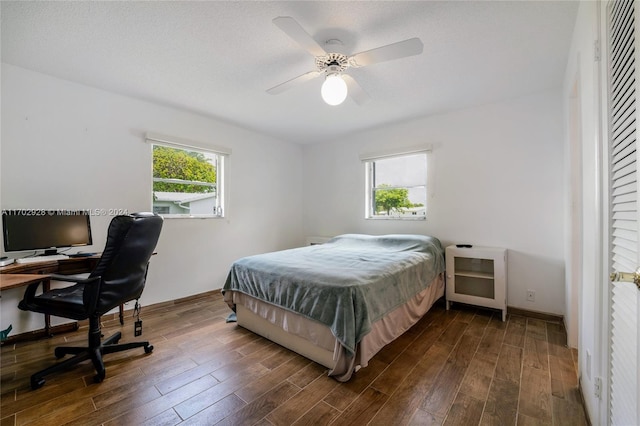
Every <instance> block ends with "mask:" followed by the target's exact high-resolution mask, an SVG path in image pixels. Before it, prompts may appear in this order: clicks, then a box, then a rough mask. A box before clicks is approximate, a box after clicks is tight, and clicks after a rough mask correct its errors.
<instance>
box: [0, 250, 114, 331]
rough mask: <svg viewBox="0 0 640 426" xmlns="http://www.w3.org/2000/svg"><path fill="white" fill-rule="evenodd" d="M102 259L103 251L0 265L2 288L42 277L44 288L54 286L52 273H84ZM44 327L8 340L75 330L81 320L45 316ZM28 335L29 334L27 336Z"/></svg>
mask: <svg viewBox="0 0 640 426" xmlns="http://www.w3.org/2000/svg"><path fill="white" fill-rule="evenodd" d="M98 260H100V256H99V255H95V256H90V257H73V258H68V259H63V260H50V261H44V262H38V263H22V264H20V263H12V264H11V265H7V266H3V267H0V290H8V289H11V288H18V287H25V286H28V285H29V284H32V283H37V282H40V281H42V286H43V291H47V290H49V288H50V284H51V276H50V274H62V275H72V274H82V273H86V272H91V271H92V270H93V269H94V268H95V266H96V264H97V263H98ZM123 319H124V318H123V307H122V306H120V322H121V323H122V322H123ZM44 323H45V324H44V328H43V329H41V330H34V331H30V332H27V333H22V334H18V335H15V336H9V337H8V338H7V340H5V342H4V343H6V342H11V341H18V340H25V339H28V338H33V337H42V336H51V334H52V332H53V330H54V329H55V331H56V332H64V331H72V330H77V329H78V323H71V324H62V325H58V326H55V327H51V318H50V316H49V315H45V316H44ZM25 335H26V336H25Z"/></svg>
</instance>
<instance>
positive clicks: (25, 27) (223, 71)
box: [1, 1, 577, 143]
mask: <svg viewBox="0 0 640 426" xmlns="http://www.w3.org/2000/svg"><path fill="white" fill-rule="evenodd" d="M576 12H577V2H573V1H558V2H552V1H515V2H506V1H444V2H440V1H412V2H400V1H394V2H369V1H360V2H358V1H350V2H337V1H329V2H316V1H304V2H288V1H285V2H241V1H232V2H219V1H209V2H207V1H205V2H155V1H150V2H149V1H130V2H89V1H83V2H26V1H18V2H11V1H2V2H1V14H2V15H1V18H2V21H1V24H2V34H1V36H2V61H3V62H6V63H9V64H13V65H16V66H20V67H23V68H28V69H31V70H35V71H39V72H43V73H46V74H50V75H53V76H56V77H60V78H63V79H67V80H71V81H76V82H79V83H83V84H86V85H89V86H94V87H98V88H102V89H106V90H109V91H113V92H117V93H121V94H125V95H129V96H133V97H137V98H141V99H146V100H150V101H154V102H159V103H162V104H166V105H171V106H176V107H179V108H184V109H187V110H190V111H195V112H198V113H201V114H204V115H207V116H212V117H215V118H218V119H222V120H224V121H228V122H232V123H235V124H238V125H240V126H243V127H246V128H250V129H253V130H256V131H259V132H262V133H265V134H269V135H272V136H274V137H276V138H279V139H281V140H286V141H292V142H297V143H317V142H322V141H334V140H336V139H341V138H345V137H348V135H349V134H350V133H353V132H356V131H360V130H362V129H367V128H371V127H376V126H382V125H387V124H390V123H394V122H398V121H404V120H408V119H412V118H415V117H420V116H425V115H432V114H437V113H441V112H444V111H450V110H453V109H459V108H465V107H469V106H473V105H479V104H484V103H489V102H494V101H497V100H502V99H508V98H513V97H517V96H521V95H525V94H529V93H534V92H537V91H541V90H545V89H549V88H554V87H560V86H561V84H562V79H563V73H564V69H565V65H566V62H567V54H568V50H569V44H570V38H571V34H572V31H573V25H574V21H575V16H576ZM277 16H292V17H293V18H295V19H296V20H297V21H298V22H299V23H300V24H301V25H302V27H303V28H304V29H305V30H306V31H307V32H308V33H309V34H310V35H311V36H312V37H313V38H314V39H315V40H316V41H318V42H319V43H320V44H322V45H324V42H325V41H326V40H328V39H335V38H337V39H340V40H341V41H342V42H343V49H344V51H343V52H341V53H345V54H353V53H357V52H361V51H364V50H369V49H372V48H376V47H379V46H383V45H387V44H390V43H394V42H397V41H401V40H405V39H408V38H412V37H419V38H420V39H421V40H422V42H423V43H424V52H423V53H422V54H421V55H419V56H413V57H408V58H403V59H398V60H395V61H391V62H385V63H379V64H375V65H371V66H368V67H364V68H359V69H350V70H349V71H348V72H349V73H350V74H351V75H352V76H353V77H354V78H355V79H356V80H357V81H358V82H359V83H360V85H361V86H362V88H363V89H364V90H365V91H366V92H368V93H369V95H370V96H371V97H372V101H371V102H369V103H368V104H366V105H364V106H357V105H356V104H355V103H354V102H353V101H352V100H351V99H349V98H348V99H347V100H346V101H345V102H344V103H343V104H342V105H340V106H335V107H331V106H328V105H326V104H325V103H324V102H323V101H322V99H321V98H320V85H321V84H322V79H320V78H319V79H315V80H312V81H309V82H307V83H304V84H303V85H301V86H297V87H295V88H293V89H291V90H289V91H287V92H285V93H282V94H279V95H270V94H267V93H266V92H265V90H266V89H268V88H270V87H272V86H275V85H277V84H279V83H282V82H284V81H286V80H289V79H291V78H293V77H296V76H298V75H300V74H303V73H305V72H307V71H311V70H313V69H315V68H314V58H313V57H312V56H311V55H310V54H308V53H307V52H306V51H304V50H302V49H301V48H300V47H299V46H298V45H297V44H295V42H293V41H292V40H291V39H290V38H289V37H288V36H287V35H285V34H284V33H283V32H282V31H281V30H280V29H278V28H277V27H276V26H275V25H274V24H273V23H272V22H271V20H272V19H273V18H275V17H277ZM327 50H328V51H335V50H336V49H329V48H327Z"/></svg>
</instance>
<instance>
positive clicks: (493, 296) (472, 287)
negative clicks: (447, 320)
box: [446, 246, 507, 321]
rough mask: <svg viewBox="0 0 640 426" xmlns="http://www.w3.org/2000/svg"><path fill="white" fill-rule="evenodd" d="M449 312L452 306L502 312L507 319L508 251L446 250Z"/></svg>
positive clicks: (467, 248)
mask: <svg viewBox="0 0 640 426" xmlns="http://www.w3.org/2000/svg"><path fill="white" fill-rule="evenodd" d="M446 264H447V265H446V266H447V291H446V294H447V297H446V299H447V309H449V307H450V304H451V302H460V303H466V304H469V305H476V306H482V307H486V308H493V309H499V310H500V311H502V321H505V320H506V318H507V250H506V249H503V248H496V247H456V246H449V247H447V248H446Z"/></svg>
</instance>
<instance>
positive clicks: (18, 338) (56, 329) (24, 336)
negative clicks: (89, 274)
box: [2, 289, 222, 345]
mask: <svg viewBox="0 0 640 426" xmlns="http://www.w3.org/2000/svg"><path fill="white" fill-rule="evenodd" d="M215 295H220V296H219V297H222V293H221V290H219V289H218V290H211V291H206V292H204V293H199V294H194V295H192V296H187V297H182V298H180V299H175V300H170V301H168V302H159V303H154V304H153V305H149V306H145V307H144V310H145V311H154V310H157V309H165V308H168V307H171V306H174V305H177V304H179V303H185V302H190V301H192V300H196V299H202V298H203V297H210V296H215ZM124 313H125V317H126V314H127V313H129V314H131V313H133V308H131V309H126V310H125V311H124ZM113 320H119V314H118V312H113V313H110V314H106V315H103V316H102V321H103V322H106V321H113ZM88 324H89V320H82V321H78V322H72V323H67V324H60V325H54V326H52V327H51V328H50V329H49V333H48V334H46V333H45V332H44V330H43V329H40V330H33V331H27V332H24V333H19V334H14V335H13V336H8V337H7V339H6V340H4V341H2V345H6V344H12V343H16V342H22V341H25V340H35V339H39V338H42V337H50V336H51V335H53V334H60V333H66V332H69V331H76V330H77V329H78V328H80V327H82V326H86V325H88Z"/></svg>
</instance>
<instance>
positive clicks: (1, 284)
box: [0, 274, 51, 290]
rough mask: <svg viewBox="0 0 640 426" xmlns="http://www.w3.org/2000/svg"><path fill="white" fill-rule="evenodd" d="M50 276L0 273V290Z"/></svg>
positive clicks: (46, 278) (24, 284) (21, 285)
mask: <svg viewBox="0 0 640 426" xmlns="http://www.w3.org/2000/svg"><path fill="white" fill-rule="evenodd" d="M50 278H51V277H50V275H46V274H0V290H8V289H10V288H16V287H23V286H26V285H29V284H32V283H37V282H40V281H44V280H48V279H50Z"/></svg>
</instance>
